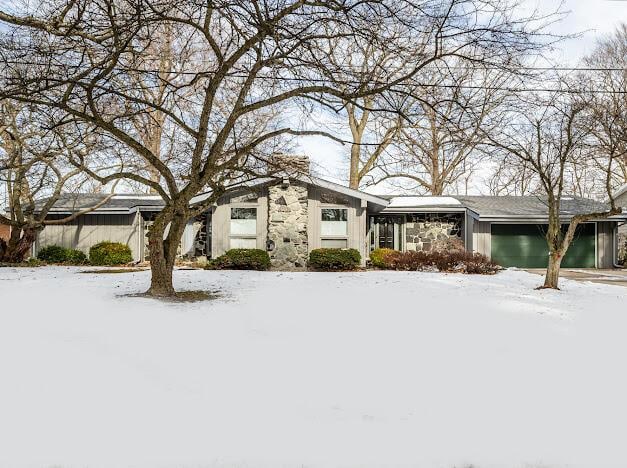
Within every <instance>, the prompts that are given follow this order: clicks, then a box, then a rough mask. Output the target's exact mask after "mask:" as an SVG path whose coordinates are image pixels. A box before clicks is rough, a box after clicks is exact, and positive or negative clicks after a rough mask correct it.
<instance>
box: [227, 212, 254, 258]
mask: <svg viewBox="0 0 627 468" xmlns="http://www.w3.org/2000/svg"><path fill="white" fill-rule="evenodd" d="M230 236H231V239H230V246H229V247H230V248H231V249H254V248H256V247H257V208H231V232H230Z"/></svg>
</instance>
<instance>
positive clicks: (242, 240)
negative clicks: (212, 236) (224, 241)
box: [230, 237, 257, 249]
mask: <svg viewBox="0 0 627 468" xmlns="http://www.w3.org/2000/svg"><path fill="white" fill-rule="evenodd" d="M230 248H231V249H256V248H257V238H256V237H254V238H250V237H231V243H230Z"/></svg>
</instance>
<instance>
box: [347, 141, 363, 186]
mask: <svg viewBox="0 0 627 468" xmlns="http://www.w3.org/2000/svg"><path fill="white" fill-rule="evenodd" d="M360 154H361V145H359V144H356V143H353V144H352V145H351V162H350V175H349V181H348V187H349V188H352V189H355V190H359V183H360V182H361V180H360V179H359V161H360V158H359V156H360Z"/></svg>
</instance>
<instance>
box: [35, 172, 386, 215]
mask: <svg viewBox="0 0 627 468" xmlns="http://www.w3.org/2000/svg"><path fill="white" fill-rule="evenodd" d="M291 179H296V180H300V181H301V182H304V183H309V184H313V185H316V186H318V187H322V188H326V189H327V190H331V191H334V192H338V193H341V194H344V195H347V196H350V197H353V198H357V199H360V200H364V201H366V202H368V203H372V204H374V205H377V206H378V207H380V208H382V207H385V206H387V204H388V201H387V200H386V199H384V198H381V197H378V196H376V195H371V194H369V193H366V192H362V191H360V190H355V189H351V188H348V187H345V186H343V185H340V184H336V183H334V182H329V181H328V180H324V179H319V178H317V177H312V176H299V177H294V176H292V177H291ZM270 182H277V178H271V177H264V178H260V179H255V180H253V181H249V182H246V183H241V184H235V185H233V186H231V187H230V189H231V190H237V189H240V188H243V187H247V188H252V187H256V186H259V185H263V184H267V183H270ZM209 195H210V192H205V193H201V194H198V195H197V196H195V197H193V198H192V200H191V203H192V204H193V203H199V202H201V201H203V200H205V199H206V198H207V197H208V196H209ZM108 196H110V194H94V193H64V194H61V196H60V197H59V199H58V200H57V201H56V203H55V204H54V206H53V208H52V209H51V210H50V213H51V214H52V213H75V212H77V211H81V210H85V209H89V208H91V207H93V206H96V205H97V204H98V203H101V202H102V201H103V200H104V199H105V198H106V197H108ZM46 200H47V199H43V200H41V201H39V202H37V203H36V204H35V210H36V211H37V210H39V209H41V207H42V205H43V204H44V203H45V201H46ZM164 205H165V204H164V202H163V199H162V198H161V196H159V195H146V194H142V193H131V194H115V195H114V196H113V197H112V198H111V199H110V200H107V201H106V202H105V203H104V204H103V205H101V206H99V207H98V208H97V209H94V210H93V212H94V213H103V212H106V213H129V212H131V211H133V209H138V208H139V209H141V210H142V211H150V210H151V209H157V210H158V209H160V208H162V207H163V206H164Z"/></svg>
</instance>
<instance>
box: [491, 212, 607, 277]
mask: <svg viewBox="0 0 627 468" xmlns="http://www.w3.org/2000/svg"><path fill="white" fill-rule="evenodd" d="M491 229H492V236H491V244H492V245H491V248H492V259H493V260H494V261H496V262H497V263H499V264H500V265H502V266H504V267H519V268H546V266H547V264H548V256H549V249H548V246H547V244H546V240H545V238H544V235H545V233H546V229H547V226H546V225H538V224H492V227H491ZM563 229H566V226H564V227H563ZM595 237H596V236H595V228H594V224H592V223H586V224H582V225H581V226H579V227H578V228H577V232H576V235H575V239H574V240H573V242H572V244H571V246H570V248H569V249H568V251H567V253H566V256H565V258H564V260H563V261H562V266H564V267H567V268H594V267H595V263H596V262H595V257H596V253H595V242H596V241H595Z"/></svg>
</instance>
